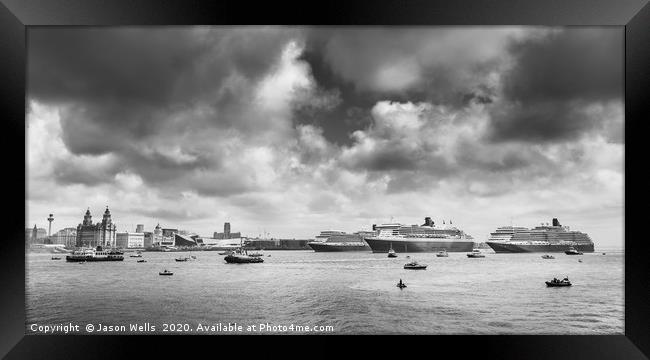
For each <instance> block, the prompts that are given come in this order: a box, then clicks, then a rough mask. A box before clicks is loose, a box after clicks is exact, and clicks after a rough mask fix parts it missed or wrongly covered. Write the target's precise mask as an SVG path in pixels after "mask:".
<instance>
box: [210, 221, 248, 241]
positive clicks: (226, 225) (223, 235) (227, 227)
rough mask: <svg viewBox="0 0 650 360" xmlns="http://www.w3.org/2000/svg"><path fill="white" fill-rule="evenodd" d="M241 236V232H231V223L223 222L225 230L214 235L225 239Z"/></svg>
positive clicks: (214, 237) (219, 238) (215, 237)
mask: <svg viewBox="0 0 650 360" xmlns="http://www.w3.org/2000/svg"><path fill="white" fill-rule="evenodd" d="M240 237H241V233H240V232H235V233H233V232H230V223H229V222H226V223H223V232H222V233H220V232H215V233H214V234H213V235H212V238H213V239H218V240H224V239H239V238H240Z"/></svg>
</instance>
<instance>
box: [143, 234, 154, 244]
mask: <svg viewBox="0 0 650 360" xmlns="http://www.w3.org/2000/svg"><path fill="white" fill-rule="evenodd" d="M152 246H153V233H152V232H151V231H145V232H144V247H145V248H150V247H152Z"/></svg>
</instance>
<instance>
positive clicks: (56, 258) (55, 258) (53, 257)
mask: <svg viewBox="0 0 650 360" xmlns="http://www.w3.org/2000/svg"><path fill="white" fill-rule="evenodd" d="M52 260H61V258H60V257H58V256H52Z"/></svg>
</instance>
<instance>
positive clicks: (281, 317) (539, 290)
mask: <svg viewBox="0 0 650 360" xmlns="http://www.w3.org/2000/svg"><path fill="white" fill-rule="evenodd" d="M482 251H483V252H485V254H486V257H485V258H478V259H470V258H467V256H466V255H465V253H449V257H447V258H438V257H436V256H435V254H421V253H418V254H399V257H398V258H395V259H389V258H387V257H386V254H373V253H370V252H346V253H316V252H312V251H266V252H265V255H264V263H260V264H226V263H225V261H224V260H223V256H221V255H219V254H218V252H216V251H209V252H208V251H206V252H199V251H197V252H192V253H191V255H194V256H196V258H197V259H196V260H192V261H187V262H175V261H174V258H175V257H178V256H179V255H182V256H189V255H190V253H162V252H144V253H143V258H144V259H146V260H147V262H146V263H137V262H136V260H138V259H136V258H130V257H129V256H128V255H129V253H128V252H127V253H125V259H124V261H123V262H97V263H85V264H78V263H67V262H65V257H64V256H65V255H64V256H63V259H62V260H58V261H55V260H51V255H50V254H36V253H30V254H28V255H27V256H26V263H27V269H26V277H27V279H26V311H27V319H26V333H27V334H36V333H41V332H39V331H33V330H35V329H39V328H38V326H44V325H47V326H55V325H61V324H63V325H66V324H73V325H79V328H78V329H79V331H78V332H75V333H80V334H86V333H88V332H86V331H85V327H86V326H88V324H92V325H91V326H92V327H93V328H94V331H93V332H92V334H107V333H109V332H108V331H109V330H111V328H103V327H104V326H106V325H109V326H114V328H113V329H112V330H113V331H115V332H117V333H128V334H150V333H151V332H150V331H152V330H153V333H160V334H170V333H179V332H182V333H184V334H199V333H200V334H204V333H208V334H223V333H228V334H233V333H249V334H259V333H265V334H278V333H280V334H291V333H314V331H312V329H313V327H316V329H317V331H318V333H320V334H323V333H334V334H623V332H624V267H623V264H624V261H623V260H624V257H623V253H622V252H621V251H620V250H619V251H611V250H610V251H607V253H606V255H602V254H601V252H602V251H603V250H600V251H601V252H596V253H592V254H585V255H583V256H568V255H565V254H554V256H555V259H554V260H545V259H542V258H541V255H542V254H537V253H529V254H495V253H493V252H492V251H491V250H482ZM268 255H270V256H268ZM407 255H408V256H410V259H407V258H406V256H407ZM413 259H415V260H418V261H419V262H421V263H426V264H428V268H427V269H426V270H405V269H403V265H404V264H405V263H406V262H408V261H410V260H413ZM578 259H582V262H579V261H578ZM163 269H169V270H171V271H173V272H174V275H173V276H160V275H158V272H159V271H162V270H163ZM565 276H568V277H569V279H570V280H571V281H572V283H573V286H571V287H566V288H547V287H546V285H545V284H544V281H546V280H549V279H552V278H554V277H557V278H564V277H565ZM399 279H402V280H403V281H404V282H405V283H406V284H407V286H408V287H407V288H405V289H403V290H400V289H399V288H397V287H396V286H395V285H396V283H397V282H398V281H399ZM229 323H230V325H231V326H230V327H228V324H229ZM35 324H36V325H35ZM100 324H101V325H100ZM134 324H137V325H139V326H143V327H142V328H140V329H139V330H137V331H135V330H133V331H132V330H131V328H130V326H132V325H134ZM199 325H200V326H199ZM252 325H255V328H253V327H251V326H252ZM261 325H262V326H261ZM292 325H293V326H292ZM122 326H124V327H122ZM239 326H241V328H240V327H239ZM300 326H302V328H300ZM307 326H309V327H310V328H309V331H307ZM40 329H41V330H43V329H44V328H43V327H41V328H40ZM62 329H63V328H62V327H60V328H57V329H56V331H55V333H63V330H62ZM102 329H103V330H105V331H103V330H102ZM165 330H173V331H165ZM206 331H207V332H206ZM115 332H112V333H115Z"/></svg>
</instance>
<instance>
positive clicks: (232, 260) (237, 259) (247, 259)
mask: <svg viewBox="0 0 650 360" xmlns="http://www.w3.org/2000/svg"><path fill="white" fill-rule="evenodd" d="M223 259H224V260H226V262H227V263H228V264H251V263H261V262H264V259H262V258H261V257H257V256H250V255H248V252H247V251H246V250H245V249H244V248H243V247H240V248H239V249H237V250H235V251H233V252H232V253H230V254H229V255H228V256H226V257H225V258H223Z"/></svg>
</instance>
